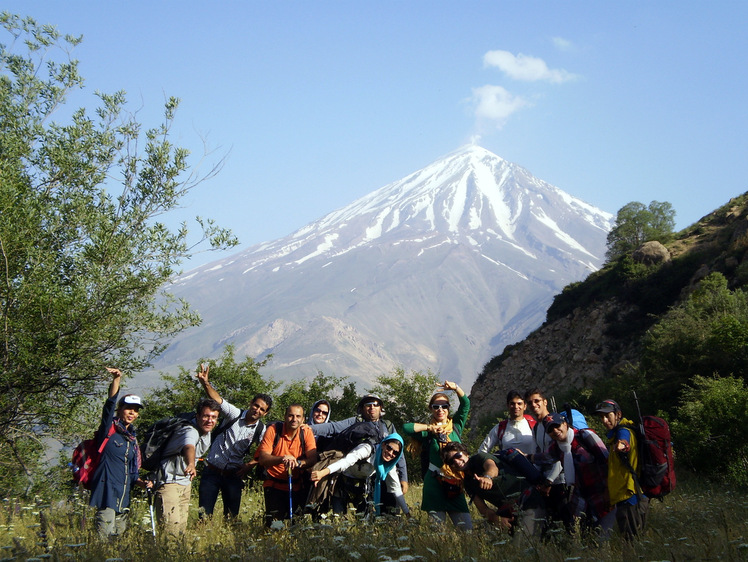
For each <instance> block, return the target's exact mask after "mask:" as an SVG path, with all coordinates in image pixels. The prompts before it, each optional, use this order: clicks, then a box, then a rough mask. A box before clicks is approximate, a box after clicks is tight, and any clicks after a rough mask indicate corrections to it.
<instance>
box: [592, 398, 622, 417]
mask: <svg viewBox="0 0 748 562" xmlns="http://www.w3.org/2000/svg"><path fill="white" fill-rule="evenodd" d="M620 411H621V407H620V406H619V405H618V402H616V401H615V400H603V401H602V402H600V403H599V404H598V405H597V406H596V407H595V413H596V414H610V413H612V412H620Z"/></svg>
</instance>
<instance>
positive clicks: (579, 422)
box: [560, 404, 589, 429]
mask: <svg viewBox="0 0 748 562" xmlns="http://www.w3.org/2000/svg"><path fill="white" fill-rule="evenodd" d="M560 413H561V415H562V416H564V417H565V418H566V423H568V424H569V425H570V426H571V427H573V428H575V429H589V426H588V425H587V420H586V419H584V415H582V412H580V411H579V410H575V409H574V408H572V407H571V406H570V405H569V404H564V409H563V411H562V412H560Z"/></svg>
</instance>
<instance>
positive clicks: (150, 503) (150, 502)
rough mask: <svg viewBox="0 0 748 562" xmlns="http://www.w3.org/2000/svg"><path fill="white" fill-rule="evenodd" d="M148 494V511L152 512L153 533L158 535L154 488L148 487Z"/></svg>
mask: <svg viewBox="0 0 748 562" xmlns="http://www.w3.org/2000/svg"><path fill="white" fill-rule="evenodd" d="M146 495H147V496H148V511H150V513H151V534H152V535H153V536H154V537H155V536H156V521H155V519H154V518H153V490H152V489H151V488H146Z"/></svg>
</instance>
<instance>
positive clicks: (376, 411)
mask: <svg viewBox="0 0 748 562" xmlns="http://www.w3.org/2000/svg"><path fill="white" fill-rule="evenodd" d="M361 415H362V416H363V418H364V419H365V420H366V421H377V420H378V419H379V417H380V416H381V415H382V405H381V404H380V403H379V402H365V403H364V407H363V410H362V412H361Z"/></svg>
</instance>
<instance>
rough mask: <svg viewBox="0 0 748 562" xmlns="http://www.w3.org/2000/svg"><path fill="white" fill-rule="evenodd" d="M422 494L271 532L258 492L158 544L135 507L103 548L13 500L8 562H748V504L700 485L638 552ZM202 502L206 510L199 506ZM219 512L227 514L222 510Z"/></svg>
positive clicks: (1, 527)
mask: <svg viewBox="0 0 748 562" xmlns="http://www.w3.org/2000/svg"><path fill="white" fill-rule="evenodd" d="M420 493H421V489H420V487H417V486H413V487H412V488H411V490H410V491H409V492H408V494H407V499H408V503H409V505H411V506H412V507H415V509H414V510H413V512H414V516H413V517H412V518H404V517H382V518H379V519H377V520H375V521H370V520H361V519H357V518H355V517H353V516H351V517H350V518H328V519H325V520H323V521H322V522H320V523H313V522H312V521H311V520H309V519H308V518H300V519H297V520H296V523H295V524H294V525H292V526H286V527H285V528H283V529H281V530H268V529H266V528H265V527H264V526H263V518H262V513H263V505H262V504H263V502H262V494H261V492H260V491H257V490H248V491H247V492H246V493H245V499H244V501H243V505H242V512H241V514H240V516H239V518H238V520H237V521H235V522H226V521H224V520H223V518H222V517H221V516H220V515H218V516H216V517H214V518H213V519H212V520H208V521H197V517H196V515H197V509H196V505H195V506H194V507H195V513H194V515H195V521H194V522H192V523H191V525H190V530H189V533H188V535H187V536H186V537H184V538H180V539H179V540H176V539H169V538H168V537H166V536H163V535H160V534H159V535H158V536H157V537H155V538H154V537H153V536H152V535H151V529H150V517H149V511H148V505H147V502H146V500H145V499H144V498H141V497H136V498H134V499H133V505H132V513H131V516H130V527H129V529H128V532H127V534H126V535H125V536H124V537H122V538H119V539H117V540H115V541H112V542H102V541H100V540H99V539H98V538H97V536H96V533H95V531H94V529H93V510H92V509H91V508H88V507H87V506H86V504H85V501H84V500H85V498H83V497H81V496H75V495H74V496H72V497H71V498H70V499H69V500H66V501H60V502H56V503H53V504H49V503H45V502H44V500H43V499H42V498H38V499H37V501H36V502H32V503H31V504H29V505H27V504H25V503H23V502H20V501H17V500H14V499H5V500H4V501H3V504H2V510H1V511H0V558H2V559H5V560H9V559H14V560H29V559H51V560H107V559H122V560H150V561H154V562H155V561H160V560H313V561H318V562H322V561H324V560H361V561H386V560H400V561H406V560H517V559H523V560H538V561H540V560H543V561H546V560H551V561H553V560H559V561H562V560H564V561H565V560H622V559H625V560H631V559H642V560H748V497H746V494H745V493H744V492H742V491H739V490H735V489H729V488H725V487H723V486H715V485H711V484H709V483H706V482H702V481H700V480H699V479H696V478H691V479H687V480H686V481H684V482H681V483H680V485H679V489H678V490H676V491H675V492H674V493H672V494H671V495H670V496H668V497H667V498H665V501H664V502H663V503H659V502H653V504H652V507H651V509H650V515H649V522H648V531H647V532H646V534H645V535H644V536H643V537H641V539H640V540H638V541H636V542H635V543H634V544H631V545H627V544H625V543H623V542H622V541H621V540H620V539H619V538H618V537H617V536H616V535H614V536H613V537H612V538H611V539H610V540H608V541H599V540H594V539H591V538H587V539H579V538H575V537H569V536H568V535H566V533H564V532H557V533H553V534H552V536H551V538H550V539H548V540H546V541H542V542H541V541H538V540H536V539H533V538H526V537H511V536H509V535H508V534H507V533H506V532H504V531H501V530H498V529H495V528H493V527H488V526H486V525H485V524H484V522H483V520H482V519H481V517H480V516H479V515H478V514H477V513H474V520H475V523H476V525H475V530H474V531H473V532H471V533H463V532H460V531H457V530H455V529H454V528H453V527H452V526H451V524H448V525H437V524H432V523H431V522H430V521H429V520H428V518H427V516H426V515H425V514H423V513H421V512H420V510H419V509H418V507H417V506H418V504H419V503H420ZM193 503H196V502H193ZM216 513H217V514H220V513H221V506H220V504H219V505H218V506H217V509H216Z"/></svg>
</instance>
